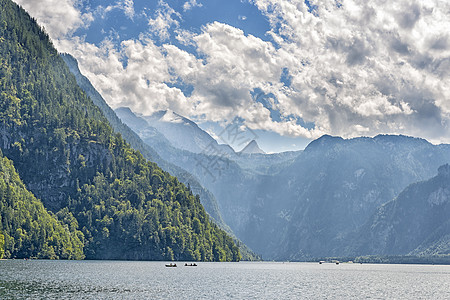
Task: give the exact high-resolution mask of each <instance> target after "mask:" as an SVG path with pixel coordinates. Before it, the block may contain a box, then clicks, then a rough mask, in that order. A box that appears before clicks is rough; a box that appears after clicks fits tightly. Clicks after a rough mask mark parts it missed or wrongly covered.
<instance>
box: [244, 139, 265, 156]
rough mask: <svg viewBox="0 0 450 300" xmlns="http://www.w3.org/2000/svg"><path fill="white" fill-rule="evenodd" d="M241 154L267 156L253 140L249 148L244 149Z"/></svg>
mask: <svg viewBox="0 0 450 300" xmlns="http://www.w3.org/2000/svg"><path fill="white" fill-rule="evenodd" d="M239 154H266V153H265V152H264V151H263V150H261V148H259V145H258V143H257V142H256V141H255V140H252V141H251V142H250V143H248V145H247V146H245V147H244V149H242V150H241V151H240V152H239Z"/></svg>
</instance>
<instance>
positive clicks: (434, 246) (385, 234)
mask: <svg viewBox="0 0 450 300" xmlns="http://www.w3.org/2000/svg"><path fill="white" fill-rule="evenodd" d="M449 216H450V166H449V165H448V164H446V165H443V166H441V167H440V168H439V170H438V175H437V176H435V177H433V178H432V179H429V180H427V181H422V182H418V183H414V184H411V185H409V186H408V187H407V188H406V189H405V190H403V191H402V192H401V193H400V194H399V195H398V197H397V198H395V199H394V200H392V201H390V202H388V203H386V204H384V205H382V206H381V207H380V208H378V210H377V211H376V213H375V214H374V215H373V216H372V217H371V218H370V220H369V221H368V222H367V224H366V225H365V226H363V227H362V228H361V229H360V230H359V232H358V233H357V234H355V238H354V240H353V242H354V245H353V249H351V251H350V253H351V254H353V253H358V255H367V254H374V255H406V254H409V255H442V254H444V255H448V254H450V218H449Z"/></svg>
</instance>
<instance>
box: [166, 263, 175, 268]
mask: <svg viewBox="0 0 450 300" xmlns="http://www.w3.org/2000/svg"><path fill="white" fill-rule="evenodd" d="M176 267H177V264H173V263H170V264H166V268H176Z"/></svg>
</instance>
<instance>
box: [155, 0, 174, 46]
mask: <svg viewBox="0 0 450 300" xmlns="http://www.w3.org/2000/svg"><path fill="white" fill-rule="evenodd" d="M179 19H181V15H180V13H178V12H176V11H175V10H174V9H173V8H172V7H170V6H169V5H168V4H167V3H166V2H164V1H162V0H159V8H158V10H157V11H156V13H155V17H154V18H151V19H150V20H149V21H148V25H149V26H150V32H152V33H153V34H154V35H156V36H158V37H159V38H160V39H161V40H167V39H169V37H170V32H169V29H170V28H173V27H175V28H178V26H179V21H178V20H179Z"/></svg>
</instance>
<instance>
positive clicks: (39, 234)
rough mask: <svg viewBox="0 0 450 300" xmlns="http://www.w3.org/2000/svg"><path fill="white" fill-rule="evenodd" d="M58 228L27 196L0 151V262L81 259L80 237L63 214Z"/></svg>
mask: <svg viewBox="0 0 450 300" xmlns="http://www.w3.org/2000/svg"><path fill="white" fill-rule="evenodd" d="M64 214H65V218H66V220H71V224H62V223H61V222H59V221H58V219H57V218H56V216H54V215H52V214H51V213H48V212H47V210H46V209H45V208H44V206H43V205H42V203H41V202H40V201H39V200H38V199H36V197H34V195H33V194H32V193H30V192H29V191H28V190H27V189H26V187H25V185H24V184H23V182H22V181H21V180H20V178H19V175H18V174H17V172H16V171H15V169H14V166H13V164H12V162H11V161H10V160H9V159H7V158H6V157H3V155H2V153H1V151H0V228H1V232H2V233H1V236H0V258H2V257H3V255H4V256H5V257H6V258H10V257H14V258H27V257H36V258H48V259H55V258H63V259H83V258H84V254H83V240H84V237H83V234H82V233H81V232H80V231H78V230H77V229H78V223H77V222H76V220H74V219H73V216H72V215H71V214H70V213H69V212H68V211H67V210H66V211H64Z"/></svg>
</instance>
